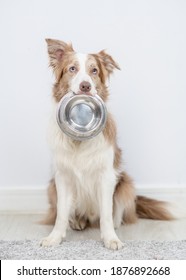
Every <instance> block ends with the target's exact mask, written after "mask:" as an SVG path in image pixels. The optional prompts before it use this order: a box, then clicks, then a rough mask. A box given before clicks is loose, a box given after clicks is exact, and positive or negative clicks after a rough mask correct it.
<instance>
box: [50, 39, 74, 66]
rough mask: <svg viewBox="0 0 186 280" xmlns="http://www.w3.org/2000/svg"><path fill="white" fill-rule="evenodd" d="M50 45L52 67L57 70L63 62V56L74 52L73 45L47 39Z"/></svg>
mask: <svg viewBox="0 0 186 280" xmlns="http://www.w3.org/2000/svg"><path fill="white" fill-rule="evenodd" d="M45 40H46V42H47V45H48V54H49V58H50V66H51V67H53V69H54V70H55V69H56V68H58V65H59V64H60V62H61V61H62V60H63V56H64V54H65V53H66V52H73V51H74V50H73V47H72V45H71V44H67V43H65V42H63V41H59V40H54V39H45Z"/></svg>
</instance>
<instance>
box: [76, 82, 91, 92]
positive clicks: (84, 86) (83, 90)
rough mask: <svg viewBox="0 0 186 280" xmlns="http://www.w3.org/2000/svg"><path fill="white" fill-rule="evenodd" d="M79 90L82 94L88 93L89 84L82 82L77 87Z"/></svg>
mask: <svg viewBox="0 0 186 280" xmlns="http://www.w3.org/2000/svg"><path fill="white" fill-rule="evenodd" d="M79 89H80V90H81V91H82V92H85V93H87V92H90V90H91V84H90V83H89V82H85V81H84V82H82V83H81V84H80V85H79Z"/></svg>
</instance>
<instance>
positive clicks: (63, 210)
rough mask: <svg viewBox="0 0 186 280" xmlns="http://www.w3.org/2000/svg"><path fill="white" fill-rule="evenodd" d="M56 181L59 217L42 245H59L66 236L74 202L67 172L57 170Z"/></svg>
mask: <svg viewBox="0 0 186 280" xmlns="http://www.w3.org/2000/svg"><path fill="white" fill-rule="evenodd" d="M55 182H56V188H57V218H56V222H55V226H54V228H53V230H52V232H51V233H50V234H49V236H48V237H46V238H44V239H43V240H42V242H41V245H42V246H52V245H58V244H60V243H61V241H62V239H64V238H65V237H66V229H67V226H68V220H69V214H70V208H71V204H72V190H71V188H70V186H69V184H68V183H69V182H68V180H67V177H66V176H65V174H62V173H60V172H57V173H56V176H55Z"/></svg>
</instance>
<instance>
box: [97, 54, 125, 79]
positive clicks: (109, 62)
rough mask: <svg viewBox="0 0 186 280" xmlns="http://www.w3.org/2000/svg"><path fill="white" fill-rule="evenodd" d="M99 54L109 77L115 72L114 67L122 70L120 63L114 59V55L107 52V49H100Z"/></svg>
mask: <svg viewBox="0 0 186 280" xmlns="http://www.w3.org/2000/svg"><path fill="white" fill-rule="evenodd" d="M97 56H98V58H99V60H100V61H101V63H102V65H103V67H104V68H105V70H106V72H107V77H109V76H110V74H112V73H113V71H114V69H118V70H120V67H119V65H118V64H117V63H116V62H115V61H114V59H113V58H112V56H110V55H109V54H107V53H106V52H105V50H102V51H100V52H99V53H98V54H97Z"/></svg>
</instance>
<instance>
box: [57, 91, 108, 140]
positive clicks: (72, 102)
mask: <svg viewBox="0 0 186 280" xmlns="http://www.w3.org/2000/svg"><path fill="white" fill-rule="evenodd" d="M106 117H107V110H106V106H105V104H104V102H103V100H102V99H101V98H100V97H99V96H98V95H95V96H90V95H86V94H75V93H73V92H69V93H67V94H66V95H65V96H64V97H63V98H62V99H61V101H60V102H59V106H58V108H57V113H56V118H57V122H58V125H59V127H60V128H61V130H62V131H63V132H64V133H65V134H66V135H68V136H70V137H71V138H72V139H74V140H79V141H83V140H87V139H90V138H93V137H95V136H96V135H98V134H99V133H100V132H101V131H102V130H103V128H104V126H105V123H106Z"/></svg>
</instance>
